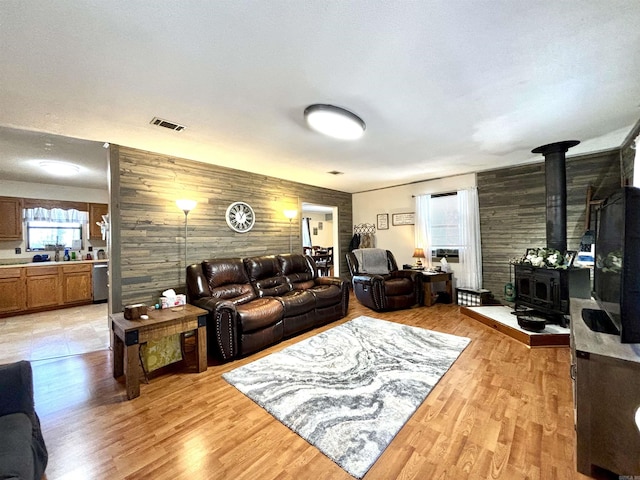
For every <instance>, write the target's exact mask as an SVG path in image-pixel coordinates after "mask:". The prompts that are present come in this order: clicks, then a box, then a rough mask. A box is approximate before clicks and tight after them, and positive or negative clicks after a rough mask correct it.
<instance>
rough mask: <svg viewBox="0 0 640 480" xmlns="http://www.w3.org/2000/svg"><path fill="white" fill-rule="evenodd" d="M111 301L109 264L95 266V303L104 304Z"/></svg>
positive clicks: (95, 264)
mask: <svg viewBox="0 0 640 480" xmlns="http://www.w3.org/2000/svg"><path fill="white" fill-rule="evenodd" d="M108 299H109V264H108V263H107V262H96V263H94V264H93V303H103V302H106V301H107V300H108Z"/></svg>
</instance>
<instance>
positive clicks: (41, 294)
mask: <svg viewBox="0 0 640 480" xmlns="http://www.w3.org/2000/svg"><path fill="white" fill-rule="evenodd" d="M26 277H27V309H28V310H31V309H39V308H43V307H53V306H56V305H58V304H59V303H60V288H59V282H60V275H59V271H58V267H57V266H51V267H49V266H47V267H26Z"/></svg>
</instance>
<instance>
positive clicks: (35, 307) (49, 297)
mask: <svg viewBox="0 0 640 480" xmlns="http://www.w3.org/2000/svg"><path fill="white" fill-rule="evenodd" d="M93 264H94V262H59V263H54V262H46V263H44V262H43V263H40V264H30V265H28V266H23V267H19V266H15V267H14V266H11V267H8V266H7V267H0V292H2V295H0V317H7V316H9V315H19V314H23V313H30V312H38V311H42V310H53V309H56V308H64V307H67V306H71V305H87V304H89V303H91V302H92V301H93Z"/></svg>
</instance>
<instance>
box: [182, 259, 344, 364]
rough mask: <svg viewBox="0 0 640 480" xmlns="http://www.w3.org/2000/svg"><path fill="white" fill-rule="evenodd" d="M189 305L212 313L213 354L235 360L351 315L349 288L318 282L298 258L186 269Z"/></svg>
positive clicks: (310, 268) (333, 280) (330, 279)
mask: <svg viewBox="0 0 640 480" xmlns="http://www.w3.org/2000/svg"><path fill="white" fill-rule="evenodd" d="M187 293H188V297H189V303H192V304H193V305H196V306H199V307H201V308H205V309H207V310H208V311H209V316H208V318H207V343H208V349H209V351H210V352H212V353H215V354H217V356H219V357H220V358H222V359H223V360H230V359H233V358H236V357H239V356H242V355H247V354H250V353H253V352H255V351H258V350H260V349H262V348H264V347H266V346H269V345H271V344H273V343H277V342H279V341H280V340H282V338H284V337H288V336H291V335H294V334H296V333H299V332H301V331H303V330H308V329H309V328H313V327H315V326H318V325H322V324H324V323H327V322H330V321H334V320H337V319H338V318H342V317H344V316H345V315H346V314H347V309H348V305H349V304H348V302H349V292H348V285H347V282H345V281H344V280H341V279H339V278H334V277H322V278H318V277H317V271H316V270H315V269H314V267H313V266H312V261H311V259H310V258H308V257H305V256H303V255H299V254H288V255H278V256H276V255H265V256H261V257H250V258H245V259H241V258H227V259H211V260H205V261H203V262H202V263H199V264H194V265H190V266H188V267H187Z"/></svg>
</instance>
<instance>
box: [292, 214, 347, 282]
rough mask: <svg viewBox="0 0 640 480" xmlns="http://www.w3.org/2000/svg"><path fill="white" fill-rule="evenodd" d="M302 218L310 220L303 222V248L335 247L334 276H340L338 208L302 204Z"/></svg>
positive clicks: (301, 236)
mask: <svg viewBox="0 0 640 480" xmlns="http://www.w3.org/2000/svg"><path fill="white" fill-rule="evenodd" d="M302 218H303V219H305V218H306V219H308V231H307V232H306V233H305V231H304V230H305V229H307V222H305V221H304V220H303V221H302V222H301V224H302V229H303V231H302V232H301V235H300V238H301V239H302V245H301V247H313V246H320V247H324V248H326V247H333V275H332V276H334V277H339V276H340V262H339V261H337V260H336V259H339V258H340V241H339V236H338V207H336V206H332V205H321V204H317V203H308V202H302Z"/></svg>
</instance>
